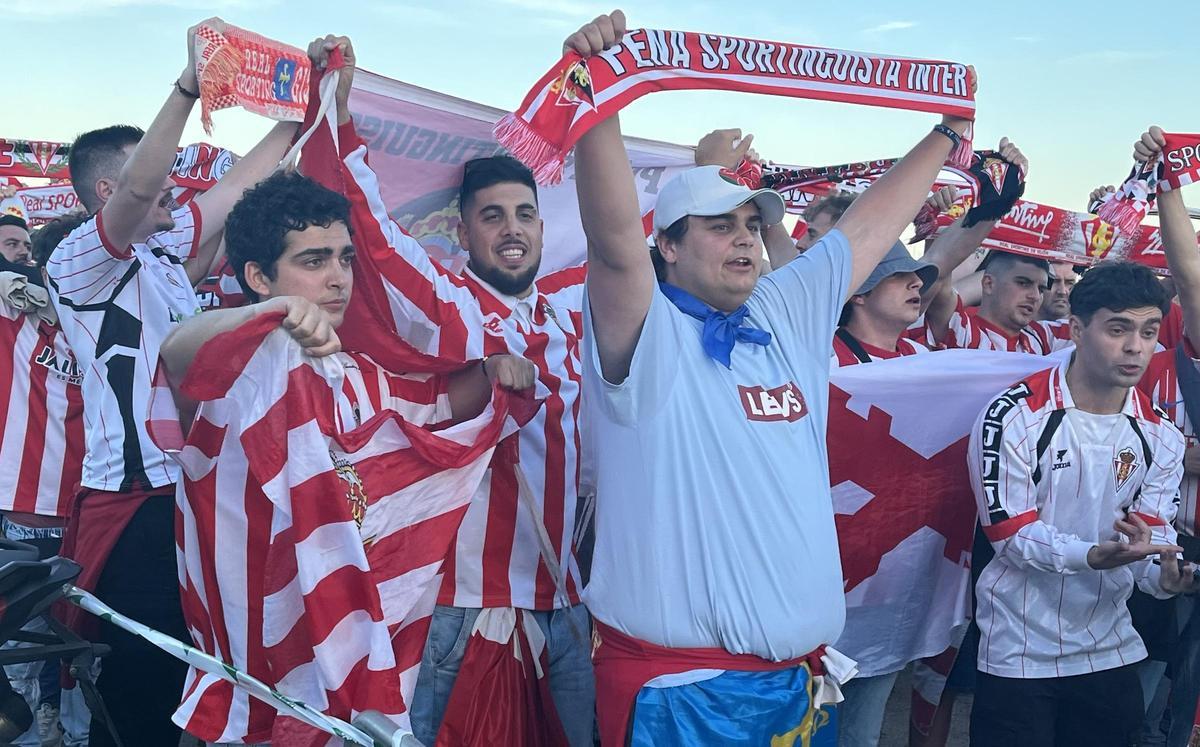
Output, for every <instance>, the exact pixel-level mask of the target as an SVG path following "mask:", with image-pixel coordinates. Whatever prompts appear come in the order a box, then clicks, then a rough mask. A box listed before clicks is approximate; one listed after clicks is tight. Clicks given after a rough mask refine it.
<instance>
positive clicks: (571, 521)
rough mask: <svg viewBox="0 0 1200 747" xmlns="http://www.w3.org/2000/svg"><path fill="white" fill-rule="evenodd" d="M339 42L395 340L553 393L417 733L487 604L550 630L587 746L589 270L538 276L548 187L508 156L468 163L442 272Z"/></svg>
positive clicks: (476, 566)
mask: <svg viewBox="0 0 1200 747" xmlns="http://www.w3.org/2000/svg"><path fill="white" fill-rule="evenodd" d="M335 46H337V47H339V48H340V49H341V51H342V54H343V57H344V59H345V61H346V66H345V67H344V68H342V71H341V78H340V80H341V81H342V82H344V83H345V85H344V86H343V85H339V87H338V94H337V113H338V123H339V132H338V142H339V144H340V145H341V153H340V155H341V158H342V166H343V175H344V182H345V184H347V185H348V188H347V193H348V196H349V197H350V200H351V205H352V210H353V211H354V212H355V225H356V226H362V227H363V230H362V231H360V232H357V233H356V234H355V241H356V243H357V244H358V245H359V248H360V251H367V252H371V253H373V254H376V253H380V252H381V251H382V253H384V254H387V255H389V256H388V259H389V261H392V262H395V263H397V264H398V265H399V266H401V267H403V273H402V275H403V277H404V278H405V281H404V283H403V284H402V286H401V287H399V288H398V291H399V294H400V297H393V298H391V299H390V301H391V303H392V304H393V305H394V306H399V307H401V308H403V309H404V311H405V312H406V313H405V315H404V316H405V317H406V318H407V324H406V325H405V324H401V328H400V329H399V330H398V332H399V334H400V335H401V336H402V337H403V338H404V339H405V341H406V342H408V343H409V344H410V345H412V346H413V347H416V348H417V349H419V350H421V351H423V352H427V353H431V354H435V355H464V354H465V356H466V357H467V358H484V357H485V356H490V355H496V354H501V353H509V354H512V355H518V356H522V357H525V358H528V359H529V360H530V361H532V362H533V364H534V365H535V366H536V367H537V372H538V379H539V381H541V383H542V384H544V385H545V387H546V388H547V389H548V390H549V396H548V397H547V398H546V404H545V406H544V407H542V408H541V409H539V410H538V412H537V415H536V416H534V418H533V419H532V420H531V421H530V422H529V423H528V424H527V425H526V426H525V427H524V428H522V429H521V431H520V432H519V433H518V434H516V435H514V436H511V437H510V438H509V439H508V440H506V441H504V442H502V443H501V446H500V448H498V449H497V450H496V455H495V456H494V457H493V459H492V463H491V465H490V466H489V472H488V475H487V476H486V477H485V478H484V480H483V483H482V485H481V486H480V491H481V494H480V495H477V496H476V497H475V499H474V500H473V501H472V503H471V505H470V507H469V508H468V509H467V514H466V517H465V518H464V519H463V522H462V526H461V528H460V529H459V532H458V537H457V539H456V542H455V546H454V547H453V548H452V549H451V552H450V555H449V557H448V558H447V559H446V566H445V579H444V581H443V584H442V589H441V592H440V594H439V596H438V606H437V608H436V609H435V610H434V614H433V620H432V622H431V624H430V632H429V639H428V642H427V644H426V647H425V652H424V656H423V658H422V661H421V669H420V675H419V679H418V680H417V686H416V694H415V696H414V701H413V703H412V708H411V709H410V714H411V718H412V725H413V732H414V733H415V734H416V736H417V738H418V739H420V740H421V741H422V742H423V743H425V744H433V743H434V742H435V741H436V739H437V733H438V729H439V728H440V726H441V723H442V719H443V716H444V715H445V711H446V706H447V703H448V702H449V699H450V692H451V690H452V689H453V688H454V687H455V684H456V681H457V680H458V672H459V668H460V666H461V664H462V661H463V656H464V654H465V653H466V648H467V641H468V639H469V638H470V637H471V636H470V633H471V630H472V627H473V626H474V623H475V621H476V618H477V617H478V616H479V614H480V612H481V610H482V609H483V608H503V607H510V608H517V609H524V610H531V611H532V612H533V616H534V618H535V619H536V620H537V622H538V625H539V626H540V627H541V629H542V631H543V633H544V634H545V636H546V647H547V652H548V658H549V662H550V666H549V684H550V693H551V696H552V698H553V701H554V707H555V709H556V710H557V711H558V716H559V719H560V720H561V722H562V725H563V728H564V730H565V732H566V735H567V738H568V741H569V742H570V744H572V745H591V744H592V724H593V721H594V716H593V703H594V700H595V684H594V682H593V679H592V664H591V650H590V646H589V643H590V640H589V639H590V636H589V635H588V631H589V630H590V620H589V618H588V614H587V611H586V609H585V608H584V607H583V605H582V604H581V603H580V599H579V592H580V590H581V588H582V582H581V579H580V575H579V566H578V563H577V561H576V557H575V547H574V529H575V510H576V502H577V500H578V495H579V474H580V460H579V439H580V434H579V428H578V410H579V393H580V375H581V371H582V368H583V367H582V365H581V364H580V361H579V352H578V351H579V348H580V338H581V336H582V324H583V318H582V305H581V304H582V294H583V280H584V273H585V270H584V268H583V267H575V268H569V269H566V270H560V271H558V272H555V273H551V274H549V275H545V276H543V277H540V278H539V277H537V274H538V269H539V268H540V266H541V259H542V218H541V215H540V214H539V212H538V195H537V188H536V185H535V183H534V180H533V175H532V174H531V173H530V172H529V170H528V169H526V168H525V167H524V166H522V165H521V164H520V163H519V162H517V161H516V160H514V159H512V158H508V157H504V156H499V157H494V158H480V159H476V160H473V161H468V162H467V163H466V165H465V167H464V169H463V182H462V188H461V190H460V192H459V209H460V211H461V222H460V224H459V226H458V240H459V243H460V244H461V245H462V247H463V248H464V249H466V250H467V252H468V253H469V255H470V260H469V262H468V264H467V268H466V270H465V271H464V273H463V274H462V275H453V274H451V273H449V272H447V271H446V270H445V269H444V268H442V267H441V266H439V265H436V264H435V263H434V262H433V261H432V260H431V259H430V258H429V255H428V254H427V253H426V252H425V249H424V247H422V246H421V244H420V243H418V242H417V241H416V240H415V239H413V238H412V237H411V236H409V235H408V234H407V233H405V232H404V231H403V230H402V229H401V228H400V227H399V226H397V225H396V224H395V223H394V222H393V221H392V219H391V217H390V216H389V215H388V213H387V207H386V206H385V204H384V201H383V197H382V195H381V193H380V187H379V181H378V178H377V177H376V175H375V173H374V171H373V170H372V169H371V167H370V165H369V164H368V163H367V147H366V144H365V143H364V142H363V141H362V140H361V139H360V138H359V137H358V135H357V133H356V132H355V130H354V123H353V121H352V120H351V117H350V110H349V107H348V98H349V88H350V87H349V83H348V81H350V80H351V79H352V77H353V74H354V65H355V58H354V50H353V47H352V46H351V44H350V42H349V40H348V39H346V38H345V37H327V38H326V40H325V47H326V49H327V50H331V49H333V47H335ZM381 248H382V250H381ZM393 253H394V259H393V257H392V256H391V255H392V254H393ZM393 266H396V265H393ZM535 278H536V280H535ZM514 454H515V455H516V456H517V459H514V458H513V455H514ZM464 684H465V685H467V686H471V685H473V683H464Z"/></svg>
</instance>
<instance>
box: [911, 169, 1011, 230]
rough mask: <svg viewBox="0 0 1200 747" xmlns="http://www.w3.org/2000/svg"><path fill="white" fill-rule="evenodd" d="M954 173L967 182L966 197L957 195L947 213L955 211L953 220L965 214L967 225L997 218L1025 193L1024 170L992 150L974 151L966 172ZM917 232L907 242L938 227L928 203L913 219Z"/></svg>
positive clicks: (964, 222)
mask: <svg viewBox="0 0 1200 747" xmlns="http://www.w3.org/2000/svg"><path fill="white" fill-rule="evenodd" d="M949 170H950V171H954V172H956V173H957V174H958V175H959V176H960V177H962V178H963V179H964V180H965V181H966V182H967V183H968V184H969V193H968V194H967V195H966V199H963V195H961V194H960V200H959V203H957V204H956V206H955V207H959V208H960V209H959V210H954V209H953V208H952V209H951V210H950V211H948V212H947V215H949V214H950V213H954V215H953V216H952V219H955V218H958V216H960V215H963V214H964V213H965V215H966V218H965V219H964V220H963V225H964V226H966V227H967V228H970V227H971V226H974V225H976V224H977V223H980V222H981V221H985V220H999V219H1000V218H1003V217H1004V216H1005V215H1007V214H1008V212H1009V211H1010V210H1012V208H1013V205H1015V204H1016V203H1017V200H1019V199H1020V198H1021V195H1023V194H1025V172H1024V171H1022V170H1021V169H1019V168H1016V167H1014V166H1013V164H1011V163H1009V162H1008V161H1006V160H1004V159H1003V158H1001V157H1000V156H999V155H998V154H997V153H996V152H995V151H990V150H981V151H977V152H976V153H975V154H974V155H973V157H972V160H971V167H970V168H969V169H967V170H966V171H959V170H957V169H949ZM913 225H914V227H915V228H916V235H915V236H913V238H912V240H911V241H909V242H908V243H910V244H913V243H916V242H918V241H922V240H924V239H926V238H928V237H929V236H930V235H931V234H932V233H933V232H934V231H936V230H937V229H938V213H937V210H936V209H935V208H934V207H932V206H931V205H928V204H926V205H924V206H923V207H922V208H921V211H920V212H919V213H917V217H916V218H914V219H913Z"/></svg>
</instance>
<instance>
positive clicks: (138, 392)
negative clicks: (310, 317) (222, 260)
mask: <svg viewBox="0 0 1200 747" xmlns="http://www.w3.org/2000/svg"><path fill="white" fill-rule="evenodd" d="M171 215H172V217H173V218H174V219H175V227H174V228H172V229H170V230H168V231H161V232H159V233H156V234H153V235H152V236H150V237H149V238H147V239H146V240H145V242H142V243H138V244H130V245H128V246H124V247H121V246H115V245H113V243H112V242H111V241H110V240H109V239H108V237H107V236H105V234H104V219H103V214H97V215H96V216H95V217H94V218H92V219H91V220H89V221H87V222H86V223H84V224H83V225H82V226H80V227H79V228H77V229H75V230H74V231H73V232H72V233H71V234H70V235H69V236H67V237H66V238H65V239H63V240H62V242H61V243H59V245H58V247H57V248H56V249H55V250H54V252H53V254H51V255H50V261H49V262H47V263H46V273H47V274H48V275H49V277H50V283H49V285H50V298H51V300H53V302H54V307H55V309H56V310H57V311H58V319H59V325H60V326H61V327H62V331H63V334H64V335H66V338H67V343H68V344H69V345H70V346H71V350H72V351H73V352H74V353H75V358H76V359H77V360H78V361H79V367H80V369H82V371H83V417H84V438H85V440H86V442H87V449H86V454H85V455H84V458H83V479H82V483H83V486H84V487H85V488H94V489H96V490H109V491H126V490H130V489H131V488H132V487H134V486H136V485H139V484H141V485H142V487H146V486H150V487H155V488H158V487H163V486H165V485H170V484H171V483H173V482H175V481H177V480H178V479H179V466H178V465H177V464H175V462H174V461H173V460H171V459H168V458H167V455H166V454H164V453H163V451H162V449H160V448H158V446H156V445H155V444H154V442H153V441H152V440H151V439H150V436H149V433H148V432H147V430H146V415H147V412H148V411H149V401H150V393H151V382H152V381H153V378H154V371H155V369H156V368H157V366H158V351H159V348H161V347H162V343H163V340H165V339H166V337H167V335H168V334H170V333H171V330H173V329H174V328H175V325H177V324H179V323H180V322H181V321H183V320H184V319H187V318H188V317H191V316H194V315H195V314H198V313H200V304H199V302H198V301H197V300H196V292H195V291H194V290H192V283H191V281H190V280H189V279H188V276H187V270H186V269H185V268H184V266H183V263H184V262H185V261H186V260H188V259H190V258H191V256H192V254H193V253H194V250H195V244H196V240H197V239H198V238H199V237H200V234H201V221H200V209H199V208H198V207H196V203H194V202H193V203H191V204H190V205H188V206H186V207H182V208H179V209H178V210H176V211H175V212H173V213H172V214H171Z"/></svg>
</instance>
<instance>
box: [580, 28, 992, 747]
mask: <svg viewBox="0 0 1200 747" xmlns="http://www.w3.org/2000/svg"><path fill="white" fill-rule="evenodd" d="M624 31H625V19H624V15H623V14H621V13H620V12H614V13H613V14H612V15H609V16H601V17H599V18H597V19H596V20H595V21H593V22H592V23H590V24H588V25H586V26H584V27H583V28H582V29H580V31H579V32H577V33H576V34H573V35H572V36H571V37H570V38H569V39H568V40H567V43H566V45H565V46H566V48H567V49H568V50H574V51H576V52H578V53H580V54H581V55H583V56H584V57H589V56H591V55H595V54H598V53H599V52H601V51H602V50H604V49H606V48H607V47H609V46H611V45H612V44H613V42H614V41H615V40H617V39H619V38H620V37H621V36H622V34H623V33H624ZM968 124H969V123H968V122H967V121H966V120H961V119H957V118H952V117H948V118H946V119H945V120H944V121H943V123H942V124H941V125H939V126H938V127H937V128H936V131H935V132H933V133H931V134H929V135H926V136H925V137H924V138H923V139H922V140H921V141H920V142H919V143H918V144H917V145H916V146H915V147H914V148H913V149H912V151H910V152H909V154H908V155H907V156H906V157H905V158H904V159H903V160H902V161H901V162H900V163H899V164H897V165H896V166H895V167H894V168H893V169H892V170H891V171H890V172H889V173H887V174H885V175H884V176H883V177H881V178H880V179H879V180H878V181H877V182H876V183H875V185H874V186H873V187H871V188H870V189H869V190H867V191H866V192H865V193H863V194H862V195H861V196H860V197H859V198H858V199H857V200H856V201H855V203H854V205H852V206H851V207H850V209H849V210H847V211H846V213H845V214H844V215H843V216H842V218H841V219H840V220H839V221H838V224H837V226H836V227H835V228H834V229H833V230H831V231H830V232H829V233H828V234H826V236H825V237H824V238H823V240H821V241H819V242H818V243H817V244H816V245H815V246H813V248H812V249H810V250H809V251H807V252H805V253H804V254H803V255H801V256H799V257H797V258H796V259H794V260H792V261H791V262H789V263H788V264H787V265H785V266H784V267H782V268H780V269H778V270H776V271H774V272H772V273H771V274H769V275H767V276H766V277H763V278H761V279H760V278H759V266H760V264H761V262H762V252H763V247H762V241H761V238H760V229H761V227H762V226H763V225H764V224H770V223H775V222H778V221H779V220H780V219H782V217H783V213H784V207H783V202H782V200H781V199H780V197H779V196H778V195H777V194H775V193H772V192H769V191H765V190H751V189H749V188H747V187H746V186H744V185H742V184H741V183H739V182H738V181H737V180H736V177H735V175H734V174H732V173H730V172H727V171H723V170H722V169H721V168H720V167H718V166H702V167H698V168H695V169H692V170H690V171H687V172H684V173H683V174H681V175H680V176H679V177H677V178H676V180H674V181H673V182H671V183H669V184H667V185H666V186H665V187H664V188H663V190H662V192H661V193H660V194H659V198H658V203H657V205H656V208H655V218H654V230H655V244H656V246H657V248H658V250H659V253H660V254H661V256H662V260H663V262H664V263H665V279H666V282H665V283H663V284H662V285H658V284H657V283H656V282H655V274H654V271H653V268H652V264H651V261H650V257H649V255H648V252H647V251H646V242H645V235H644V234H643V232H642V223H641V213H640V211H639V209H638V202H637V196H636V191H635V188H634V180H633V175H632V173H631V170H630V167H629V160H628V157H627V154H626V152H625V149H624V144H623V142H622V140H621V136H620V125H619V123H618V121H617V118H616V117H615V116H614V117H611V118H610V119H608V120H605V121H603V122H600V123H599V124H597V125H596V126H594V127H593V128H592V129H591V130H590V131H589V132H588V133H587V134H586V135H584V136H583V138H581V139H580V141H579V143H578V145H577V146H576V150H575V178H576V186H577V188H578V191H579V205H580V213H581V216H582V219H583V226H584V230H585V231H586V233H587V238H588V254H589V263H588V277H587V291H586V293H587V303H585V304H584V315H585V320H584V324H585V329H586V332H585V334H584V350H583V355H582V357H583V365H584V376H583V381H584V391H585V394H584V398H583V401H584V407H585V410H586V411H585V413H584V416H586V417H587V418H588V422H589V424H590V425H589V427H590V429H591V435H592V443H593V448H594V454H595V461H596V478H597V501H596V511H597V517H596V527H597V534H596V547H595V556H594V561H593V565H592V575H591V581H590V584H589V586H588V587H587V588H586V589H585V591H584V599H585V601H586V602H587V604H588V606H589V608H590V609H591V611H592V613H593V615H594V618H595V621H596V628H597V631H598V633H599V636H600V644H599V646H598V648H597V650H596V654H595V658H594V664H595V671H596V690H597V698H596V700H597V714H598V720H599V723H600V732H601V741H602V743H603V744H604V745H606V746H607V745H619V744H625V743H627V742H626V740H628V743H630V744H634V745H650V744H770V743H771V742H772V739H774V738H779V739H780V740H781V741H782V742H783V743H787V744H790V743H793V742H795V741H800V742H801V743H803V744H819V743H822V742H825V741H826V740H828V741H829V742H832V740H833V738H834V734H833V732H834V730H833V729H831V728H825V729H821V728H820V727H821V726H822V725H825V724H828V722H829V716H830V713H829V712H828V711H827V710H820V709H819V705H820V704H821V703H822V702H827V701H828V700H830V699H832V700H836V699H837V698H838V697H840V696H839V695H838V693H837V687H836V683H837V681H838V680H843V679H844V678H845V677H846V675H848V674H849V672H847V671H844V670H843V666H844V665H846V663H847V660H846V659H845V657H841V656H839V655H837V654H836V653H835V652H832V651H831V650H827V649H826V646H827V645H828V644H830V643H832V642H833V641H835V640H837V638H838V635H839V634H840V633H841V630H842V625H843V621H844V618H845V599H844V594H843V591H842V573H841V567H840V562H839V559H838V548H837V537H836V535H835V532H834V523H833V508H832V501H831V498H830V488H829V466H828V461H827V459H826V452H825V426H826V418H827V414H828V413H827V410H828V393H829V350H830V346H831V345H832V343H833V331H834V328H835V327H836V326H837V320H838V317H839V315H840V313H841V309H842V305H843V304H844V303H845V301H846V299H847V298H848V297H849V295H850V291H851V290H852V289H855V288H858V287H859V286H860V285H861V284H862V283H863V281H865V280H866V279H867V276H868V275H869V274H870V273H871V271H872V270H873V269H874V268H875V267H876V265H878V264H879V262H880V260H881V259H883V257H884V255H885V254H886V253H887V251H888V249H889V248H891V247H892V245H893V244H894V243H895V241H896V239H897V237H898V236H899V235H900V232H901V231H902V230H903V229H904V227H905V226H906V225H907V224H908V222H909V221H911V220H912V217H913V215H915V214H916V213H917V210H918V208H919V207H920V206H921V203H922V202H923V201H924V200H925V198H926V196H927V194H928V190H929V186H930V185H931V184H932V183H933V180H934V177H935V176H936V175H937V172H938V169H939V168H940V167H941V166H942V164H943V163H944V162H945V160H946V158H947V156H948V155H949V154H950V152H951V149H952V148H953V146H954V145H955V144H956V143H957V142H958V141H959V139H960V138H961V135H962V133H963V132H965V131H966V128H967V126H968ZM846 668H847V669H852V666H851V667H846ZM827 673H828V674H829V675H831V677H826V676H825V675H826V674H827ZM631 712H632V713H631ZM814 737H815V739H814Z"/></svg>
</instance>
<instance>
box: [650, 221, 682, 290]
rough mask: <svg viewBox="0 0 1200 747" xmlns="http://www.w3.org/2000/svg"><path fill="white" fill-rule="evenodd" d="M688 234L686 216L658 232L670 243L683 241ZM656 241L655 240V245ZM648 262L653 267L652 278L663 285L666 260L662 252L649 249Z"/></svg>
mask: <svg viewBox="0 0 1200 747" xmlns="http://www.w3.org/2000/svg"><path fill="white" fill-rule="evenodd" d="M687 232H688V216H686V215H685V216H683V217H682V218H680V219H679V220H677V221H675V222H674V223H672V224H671V225H669V226H667V227H666V228H664V229H663V230H661V231H659V232H658V235H659V236H666V237H667V238H668V239H670V240H671V242H672V243H679V242H680V241H683V237H684V236H686V235H687ZM657 241H658V239H657V238H656V239H655V242H656V243H657ZM650 262H651V263H652V264H653V265H654V276H655V277H656V278H658V282H660V283H665V282H666V281H667V260H665V259H663V255H662V252H660V251H659V250H658V247H657V246H655V247H653V248H651V249H650Z"/></svg>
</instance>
